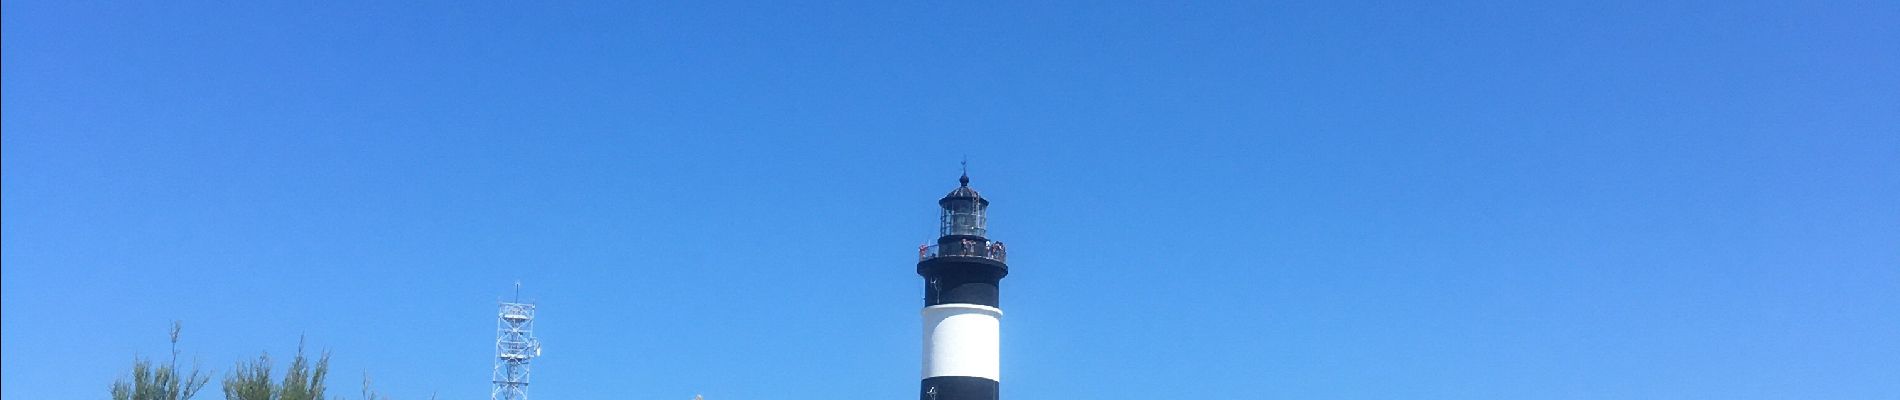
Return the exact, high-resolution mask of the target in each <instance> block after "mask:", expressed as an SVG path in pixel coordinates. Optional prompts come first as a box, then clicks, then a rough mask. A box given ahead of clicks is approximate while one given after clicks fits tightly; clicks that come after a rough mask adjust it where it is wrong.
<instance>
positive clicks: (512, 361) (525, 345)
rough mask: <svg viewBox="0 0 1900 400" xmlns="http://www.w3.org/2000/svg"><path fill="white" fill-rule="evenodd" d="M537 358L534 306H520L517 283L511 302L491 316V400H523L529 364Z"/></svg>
mask: <svg viewBox="0 0 1900 400" xmlns="http://www.w3.org/2000/svg"><path fill="white" fill-rule="evenodd" d="M540 356H541V341H540V340H539V339H535V338H534V303H523V302H521V283H519V282H516V283H515V301H514V302H512V303H510V302H502V303H501V311H500V312H498V313H497V314H496V316H495V374H494V382H495V389H494V391H492V392H490V393H489V398H490V399H491V400H527V399H528V366H529V361H532V360H534V358H535V357H540Z"/></svg>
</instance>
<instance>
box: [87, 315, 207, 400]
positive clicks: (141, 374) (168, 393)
mask: <svg viewBox="0 0 1900 400" xmlns="http://www.w3.org/2000/svg"><path fill="white" fill-rule="evenodd" d="M182 330H184V324H183V323H181V322H179V321H172V332H171V333H172V334H171V338H172V347H171V350H172V358H171V360H170V361H169V362H167V363H165V365H159V366H153V365H152V360H151V359H148V358H145V357H134V358H133V360H132V376H131V377H130V379H129V380H128V379H126V378H120V379H119V380H117V381H114V382H112V400H189V399H191V397H192V396H196V395H198V390H199V389H203V388H204V386H205V383H208V382H210V381H211V375H210V374H209V373H203V372H200V371H199V370H198V366H197V365H196V363H195V362H194V363H193V365H192V366H191V373H189V374H183V375H181V374H180V373H179V370H178V333H179V332H180V331H182Z"/></svg>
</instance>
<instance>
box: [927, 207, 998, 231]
mask: <svg viewBox="0 0 1900 400" xmlns="http://www.w3.org/2000/svg"><path fill="white" fill-rule="evenodd" d="M946 203H948V204H945V205H944V207H943V214H942V221H941V224H940V225H939V228H940V229H938V233H939V234H940V235H943V236H952V235H968V236H985V235H987V234H988V232H987V229H985V228H984V224H985V223H986V221H984V216H983V212H984V210H983V209H984V208H985V207H984V206H983V204H981V203H979V202H977V201H975V200H974V199H971V200H964V199H957V200H954V201H948V202H946Z"/></svg>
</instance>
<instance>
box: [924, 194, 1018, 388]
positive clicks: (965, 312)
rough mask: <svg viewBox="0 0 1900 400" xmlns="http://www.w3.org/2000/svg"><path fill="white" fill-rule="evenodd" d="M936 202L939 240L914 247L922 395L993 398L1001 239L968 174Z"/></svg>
mask: <svg viewBox="0 0 1900 400" xmlns="http://www.w3.org/2000/svg"><path fill="white" fill-rule="evenodd" d="M957 182H959V183H961V185H960V186H958V187H957V189H956V190H952V191H950V194H949V195H946V196H944V197H943V199H941V200H937V205H938V206H940V207H942V210H941V214H940V218H939V219H938V229H937V231H938V234H939V236H938V238H937V244H935V245H928V244H926V245H924V246H921V247H920V248H918V249H917V274H918V275H922V276H923V277H924V312H923V314H924V373H923V375H924V382H923V387H922V388H921V389H919V392H918V398H919V399H921V400H996V398H997V394H998V389H997V382H998V380H999V378H1000V377H1001V376H1000V374H998V373H997V372H998V369H997V364H998V359H999V358H1000V356H1001V352H1002V351H1001V347H1000V346H999V344H1000V343H1001V338H1002V337H1001V332H1000V328H1001V326H1002V325H1001V322H1002V317H1003V310H1002V309H1001V308H999V307H998V303H997V297H998V294H999V292H1000V291H999V290H997V284H998V283H999V282H1001V281H1002V280H1003V276H1004V275H1008V274H1009V265H1008V264H1006V263H1005V261H1006V260H1005V257H1004V256H1005V252H1004V250H1005V249H1004V248H1003V243H1002V242H997V241H992V240H990V239H989V237H988V235H987V232H986V228H985V223H986V222H987V221H986V220H985V217H984V212H985V211H986V209H988V208H989V206H990V201H989V200H986V199H984V198H983V196H982V195H978V194H977V193H976V189H971V188H970V175H969V174H968V173H964V174H963V176H962V177H960V178H958V179H957Z"/></svg>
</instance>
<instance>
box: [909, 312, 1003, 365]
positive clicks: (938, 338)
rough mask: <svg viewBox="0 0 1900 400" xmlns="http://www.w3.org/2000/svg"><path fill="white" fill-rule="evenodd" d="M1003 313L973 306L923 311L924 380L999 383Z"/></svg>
mask: <svg viewBox="0 0 1900 400" xmlns="http://www.w3.org/2000/svg"><path fill="white" fill-rule="evenodd" d="M1002 317H1003V310H1001V309H998V308H996V307H990V306H981V305H975V304H939V305H934V306H929V307H924V377H925V378H933V377H939V376H972V377H978V378H987V379H989V380H992V381H1000V379H999V377H1000V375H1001V374H998V371H997V364H998V359H999V358H1000V355H1001V354H1002V346H1001V343H1002V341H1001V340H1000V338H1001V333H1000V332H1001V329H1002Z"/></svg>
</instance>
